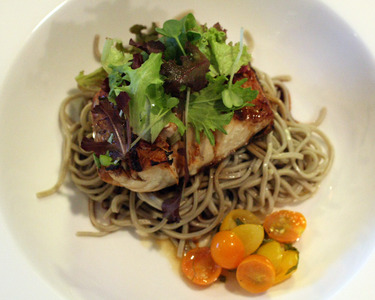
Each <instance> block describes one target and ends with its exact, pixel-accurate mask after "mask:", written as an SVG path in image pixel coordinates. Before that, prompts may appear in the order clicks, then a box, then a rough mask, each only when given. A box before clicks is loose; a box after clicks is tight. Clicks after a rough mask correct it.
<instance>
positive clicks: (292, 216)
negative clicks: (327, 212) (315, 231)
mask: <svg viewBox="0 0 375 300" xmlns="http://www.w3.org/2000/svg"><path fill="white" fill-rule="evenodd" d="M263 226H264V229H265V231H266V232H267V234H268V236H269V237H270V238H272V239H274V240H276V241H278V242H280V243H285V244H291V243H294V242H296V241H297V240H298V239H299V238H300V236H301V235H302V233H303V232H304V230H305V228H306V219H305V217H304V216H303V215H302V214H301V213H299V212H294V211H290V210H280V211H277V212H274V213H272V214H270V215H268V216H267V217H266V218H265V220H264V223H263Z"/></svg>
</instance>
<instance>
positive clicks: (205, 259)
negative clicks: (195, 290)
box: [181, 247, 222, 285]
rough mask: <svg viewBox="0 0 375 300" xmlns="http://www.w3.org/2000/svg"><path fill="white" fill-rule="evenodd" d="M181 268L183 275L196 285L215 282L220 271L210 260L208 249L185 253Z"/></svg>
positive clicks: (201, 248) (200, 248)
mask: <svg viewBox="0 0 375 300" xmlns="http://www.w3.org/2000/svg"><path fill="white" fill-rule="evenodd" d="M181 268H182V272H183V273H184V275H185V276H186V277H187V278H188V279H190V280H191V281H192V282H194V283H195V284H198V285H209V284H211V283H213V282H215V281H216V279H217V278H218V277H219V276H220V274H221V270H222V268H221V267H220V266H219V265H217V264H216V263H215V262H214V260H213V259H212V256H211V251H210V248H208V247H197V248H194V249H192V250H190V251H189V252H188V253H186V255H185V256H184V257H183V258H182V262H181Z"/></svg>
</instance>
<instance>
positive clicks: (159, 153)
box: [92, 66, 273, 192]
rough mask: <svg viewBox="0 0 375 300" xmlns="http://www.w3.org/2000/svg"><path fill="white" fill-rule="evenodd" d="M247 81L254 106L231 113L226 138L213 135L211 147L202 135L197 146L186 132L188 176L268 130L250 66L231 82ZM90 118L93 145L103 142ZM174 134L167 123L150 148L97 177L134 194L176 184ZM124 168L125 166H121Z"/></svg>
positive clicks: (141, 146) (267, 110) (268, 113)
mask: <svg viewBox="0 0 375 300" xmlns="http://www.w3.org/2000/svg"><path fill="white" fill-rule="evenodd" d="M243 78H247V81H246V82H245V83H244V84H243V87H244V88H248V87H251V88H252V89H253V90H257V91H258V96H257V98H256V99H254V100H253V101H252V104H253V105H254V106H246V107H244V108H242V109H240V110H237V111H235V113H234V117H233V119H232V120H231V122H230V123H229V124H228V125H226V126H225V130H226V132H227V134H224V133H222V132H219V131H216V132H215V133H214V135H215V141H216V143H215V145H214V146H213V145H211V144H210V142H209V140H208V138H207V137H206V136H205V135H203V134H202V135H201V140H200V143H199V144H198V143H197V142H196V140H195V134H194V131H193V130H192V128H189V129H188V130H187V147H188V149H187V150H188V151H187V153H188V168H189V173H190V175H195V174H196V173H198V172H199V171H200V170H201V169H202V168H203V167H206V166H209V165H214V164H216V163H218V162H220V161H221V160H222V159H224V158H225V157H227V156H228V155H229V154H231V153H233V152H234V151H236V150H237V149H238V148H240V147H242V146H244V145H246V144H248V143H249V141H250V139H251V137H253V136H254V135H255V134H257V133H259V132H260V131H262V130H265V129H267V128H271V126H272V124H273V112H272V110H271V107H270V103H269V101H268V99H267V98H266V96H265V94H264V92H263V90H262V87H261V85H260V83H259V80H258V78H257V76H256V73H255V71H254V69H252V68H251V67H250V66H245V67H242V68H241V71H240V72H239V73H238V74H237V75H236V76H235V80H241V79H243ZM103 96H106V92H105V91H103V90H101V91H99V92H98V93H97V94H96V95H95V97H94V99H93V105H94V106H95V105H97V103H98V101H99V100H98V99H99V98H100V97H103ZM92 117H93V124H94V125H93V131H94V139H95V141H99V142H100V141H103V140H107V139H108V137H109V133H108V132H107V131H106V130H105V129H103V128H102V126H101V122H100V120H98V119H96V116H95V114H93V115H92ZM176 131H177V127H176V125H175V124H173V123H169V124H168V125H167V126H166V127H165V128H164V129H163V130H162V132H161V133H160V135H159V137H158V138H157V139H156V141H155V142H154V143H153V144H150V143H148V142H146V141H143V140H141V141H140V142H138V143H137V144H136V145H135V146H134V147H133V148H131V149H130V150H129V152H128V153H127V154H126V159H125V160H124V162H125V164H122V167H118V168H114V169H112V168H105V167H103V166H102V167H101V168H100V169H99V170H98V173H99V175H100V177H101V178H102V180H103V181H105V182H108V183H110V184H113V185H117V186H122V187H125V188H127V189H129V190H132V191H135V192H152V191H157V190H161V189H163V188H166V187H169V186H172V185H175V184H178V182H179V179H180V178H181V177H182V176H183V175H184V161H185V160H184V156H183V155H182V154H181V153H180V152H181V151H179V149H181V148H184V145H183V143H182V142H177V143H175V144H174V145H173V146H171V145H169V144H168V142H167V139H168V137H170V136H172V135H173V134H174V133H175V132H176ZM124 165H125V166H124Z"/></svg>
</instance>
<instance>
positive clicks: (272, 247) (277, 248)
mask: <svg viewBox="0 0 375 300" xmlns="http://www.w3.org/2000/svg"><path fill="white" fill-rule="evenodd" d="M284 252H285V251H284V246H283V245H282V244H280V243H279V242H277V241H270V242H267V243H265V244H264V245H262V246H260V247H259V249H258V250H257V254H259V255H263V256H265V257H267V258H268V259H269V260H270V261H271V263H272V264H273V266H274V267H275V270H276V273H277V272H278V271H279V269H280V264H281V261H282V259H283V254H284Z"/></svg>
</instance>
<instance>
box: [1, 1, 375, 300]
mask: <svg viewBox="0 0 375 300" xmlns="http://www.w3.org/2000/svg"><path fill="white" fill-rule="evenodd" d="M281 2H282V3H281ZM233 3H235V4H236V5H233ZM52 8H53V6H52V7H50V9H52ZM35 9H36V8H35ZM187 9H193V10H194V11H195V14H196V16H197V18H198V19H199V20H202V21H205V22H207V23H208V24H213V23H214V22H216V21H220V22H221V24H222V25H223V26H224V27H226V28H227V29H228V31H229V34H230V38H231V39H233V40H235V39H237V35H238V29H239V28H240V26H244V27H245V28H247V29H249V30H250V31H251V33H252V35H253V37H254V39H255V43H256V48H255V51H254V54H253V57H254V64H255V65H256V66H257V67H259V68H261V69H263V70H266V71H267V72H269V73H270V74H271V75H278V74H290V75H292V77H293V81H292V83H291V84H290V85H289V86H290V89H291V92H292V97H293V99H294V102H293V110H294V115H295V116H296V117H297V118H298V119H300V120H301V121H311V120H312V119H314V117H316V115H317V113H318V111H319V109H320V108H321V107H322V106H326V107H327V109H328V116H327V119H326V120H325V122H324V123H323V126H322V129H323V130H324V131H325V132H326V133H327V134H328V136H330V137H331V139H332V142H333V143H334V145H335V148H336V158H335V164H334V167H333V169H332V172H331V173H330V175H329V176H328V178H327V179H326V180H325V181H324V183H323V184H322V187H321V189H320V191H319V193H318V194H317V195H316V196H315V197H314V198H313V199H311V200H309V201H308V202H306V203H304V204H302V205H300V206H298V210H300V211H302V212H303V213H304V214H305V215H306V217H307V218H308V222H309V226H308V229H307V230H306V233H305V235H304V237H303V239H302V242H301V243H300V244H299V248H300V250H301V263H300V268H299V271H298V272H297V273H296V274H295V276H294V277H293V279H292V280H289V281H288V282H285V283H284V284H282V285H279V286H277V287H274V288H273V289H272V290H270V291H269V293H267V294H266V295H262V296H259V297H257V298H259V299H268V298H272V299H274V298H275V299H299V298H301V297H304V298H305V299H322V298H328V297H330V296H332V295H334V294H335V293H337V292H340V289H341V288H342V287H343V286H345V285H346V283H347V282H348V281H349V280H350V279H351V277H352V275H353V274H355V273H356V272H358V271H359V270H360V268H361V267H362V265H363V264H364V263H365V261H366V259H367V258H368V256H369V255H370V253H371V252H372V251H373V246H374V242H375V233H374V232H373V228H374V225H375V220H374V219H373V218H372V211H373V210H374V208H375V204H374V202H373V201H372V198H373V193H372V192H371V185H372V183H373V178H372V177H371V175H372V169H373V166H374V165H375V164H374V162H375V161H374V158H373V157H372V156H371V155H372V153H373V152H374V150H375V149H374V148H375V146H374V138H373V133H374V130H375V121H374V120H375V118H374V117H375V113H374V112H375V102H374V101H373V98H374V96H373V95H375V64H374V55H373V54H370V52H369V51H368V50H367V49H366V48H365V45H364V44H363V43H362V41H361V39H360V37H359V36H358V34H357V32H356V31H355V30H353V29H352V28H351V27H349V26H348V24H347V23H345V22H344V21H343V20H342V19H340V18H339V17H338V16H337V15H336V14H335V12H334V11H332V10H330V9H329V8H327V7H326V6H325V5H324V4H322V3H320V2H317V1H304V2H301V1H277V0H274V1H234V2H232V3H230V2H227V1H205V2H203V3H202V1H200V2H199V1H190V2H189V3H187V2H186V1H174V2H172V4H168V5H167V2H166V1H149V2H147V1H135V0H132V1H67V2H63V3H62V5H61V6H60V7H59V8H58V9H56V10H55V11H54V12H53V13H52V14H50V15H49V16H48V18H46V19H45V20H44V21H43V22H42V23H41V24H40V25H39V26H38V27H37V28H36V29H35V30H34V31H33V32H32V34H31V35H30V36H29V37H28V39H27V40H23V41H19V43H20V44H19V45H18V46H21V48H20V49H19V48H17V49H15V50H14V51H15V52H17V54H14V56H13V57H14V58H15V59H14V60H13V61H12V63H11V64H9V69H8V70H7V72H6V74H5V75H4V81H3V85H2V89H1V94H0V96H1V98H0V105H1V106H0V108H1V109H0V128H1V141H2V142H1V144H0V154H1V155H0V216H1V220H2V222H3V223H4V227H3V228H2V231H3V232H4V237H5V238H6V239H9V243H10V245H12V243H14V245H15V246H13V247H14V249H15V251H18V252H19V254H20V255H19V257H20V258H19V261H18V260H17V263H15V264H12V263H10V262H6V264H5V265H6V266H7V267H9V268H13V266H14V265H16V266H17V264H20V263H21V265H20V266H23V265H22V262H23V261H24V264H25V265H27V266H28V267H29V268H30V270H32V271H30V274H31V275H30V276H29V277H27V278H32V279H31V280H35V281H37V280H39V279H40V280H41V282H42V283H38V284H40V286H41V288H42V289H44V290H43V291H42V292H41V294H40V295H41V297H46V298H45V299H48V298H49V299H51V297H54V299H56V297H57V296H56V295H59V297H62V298H63V299H172V298H176V297H177V298H178V299H191V298H192V297H196V298H197V299H211V298H214V297H217V296H218V295H220V298H222V299H237V298H238V299H241V298H245V297H247V296H246V295H245V294H244V293H242V292H240V291H238V290H237V289H236V288H234V287H233V286H232V285H215V286H213V287H211V288H209V289H204V290H201V289H195V288H191V287H190V286H188V285H186V283H185V282H184V281H183V280H181V278H180V277H179V276H178V275H177V273H176V270H175V268H174V267H173V266H172V265H171V264H170V261H169V260H168V258H167V257H166V256H165V255H164V254H163V253H161V252H160V251H158V249H157V248H156V247H153V246H151V245H150V244H148V243H146V242H145V241H140V240H139V239H137V237H136V236H135V235H134V234H132V233H129V232H120V233H117V234H114V235H111V236H108V237H105V238H101V239H91V238H78V237H76V236H75V232H76V231H78V230H85V229H90V228H91V226H90V224H89V221H88V219H87V211H86V203H85V199H84V197H82V195H81V194H79V193H77V192H76V191H75V190H74V189H72V187H71V186H67V187H64V188H63V189H62V191H61V193H60V194H59V195H56V196H52V197H50V198H48V199H44V200H38V199H36V197H35V192H36V191H38V190H40V189H43V188H45V187H47V186H49V185H51V184H53V182H54V180H55V179H56V176H57V172H58V167H59V158H60V149H61V137H60V135H59V131H58V123H57V109H58V106H59V103H60V101H61V99H62V98H64V97H65V95H66V93H67V92H69V90H70V89H72V88H73V87H74V86H75V82H74V80H73V78H74V76H75V75H76V74H77V73H78V72H79V71H80V70H82V69H84V70H86V71H90V70H93V69H94V68H95V67H96V64H95V61H94V59H93V56H92V53H91V46H92V38H93V36H94V34H96V33H99V34H101V35H102V36H106V35H107V36H112V37H120V38H123V39H124V40H126V39H127V38H129V34H128V32H127V28H128V27H129V26H130V25H132V24H134V23H144V24H149V23H150V22H151V21H153V20H158V21H163V20H165V19H166V18H170V17H173V16H175V15H177V14H178V13H180V12H181V11H185V10H187ZM344 13H345V12H344ZM19 17H20V18H19V19H20V22H22V18H21V16H19ZM118 24H121V26H118ZM16 29H17V28H9V30H16ZM2 30H4V27H3V28H2ZM5 30H6V29H5ZM6 46H7V47H9V45H8V44H6ZM8 54H9V52H8ZM10 99H11V100H10ZM1 233H2V232H1ZM5 241H7V240H5ZM7 244H8V243H5V244H3V245H7ZM3 247H4V246H3ZM3 249H5V247H4V248H3ZM2 251H4V253H5V251H6V250H2ZM20 270H21V269H20ZM10 271H11V270H9V272H10ZM34 272H35V273H34ZM0 274H1V276H2V277H5V276H7V273H4V272H3V270H2V271H1V273H0ZM19 276H20V277H19V278H21V279H22V275H21V274H20V275H19ZM35 278H37V279H35ZM16 279H17V277H16V276H15V277H14V280H16ZM146 282H148V283H147V285H146V284H145V283H146ZM32 286H34V285H33V282H30V281H28V283H26V284H25V285H23V288H25V289H28V288H30V289H31V290H32ZM16 293H17V291H14V295H16ZM27 294H28V293H25V294H19V295H20V296H19V297H20V299H21V298H22V297H24V296H25V297H26V295H27ZM4 295H5V294H4ZM52 295H53V296H52ZM0 296H2V294H1V293H0ZM6 296H7V297H8V298H9V296H10V298H12V296H13V295H6ZM0 298H1V297H0ZM13 299H14V298H13Z"/></svg>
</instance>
